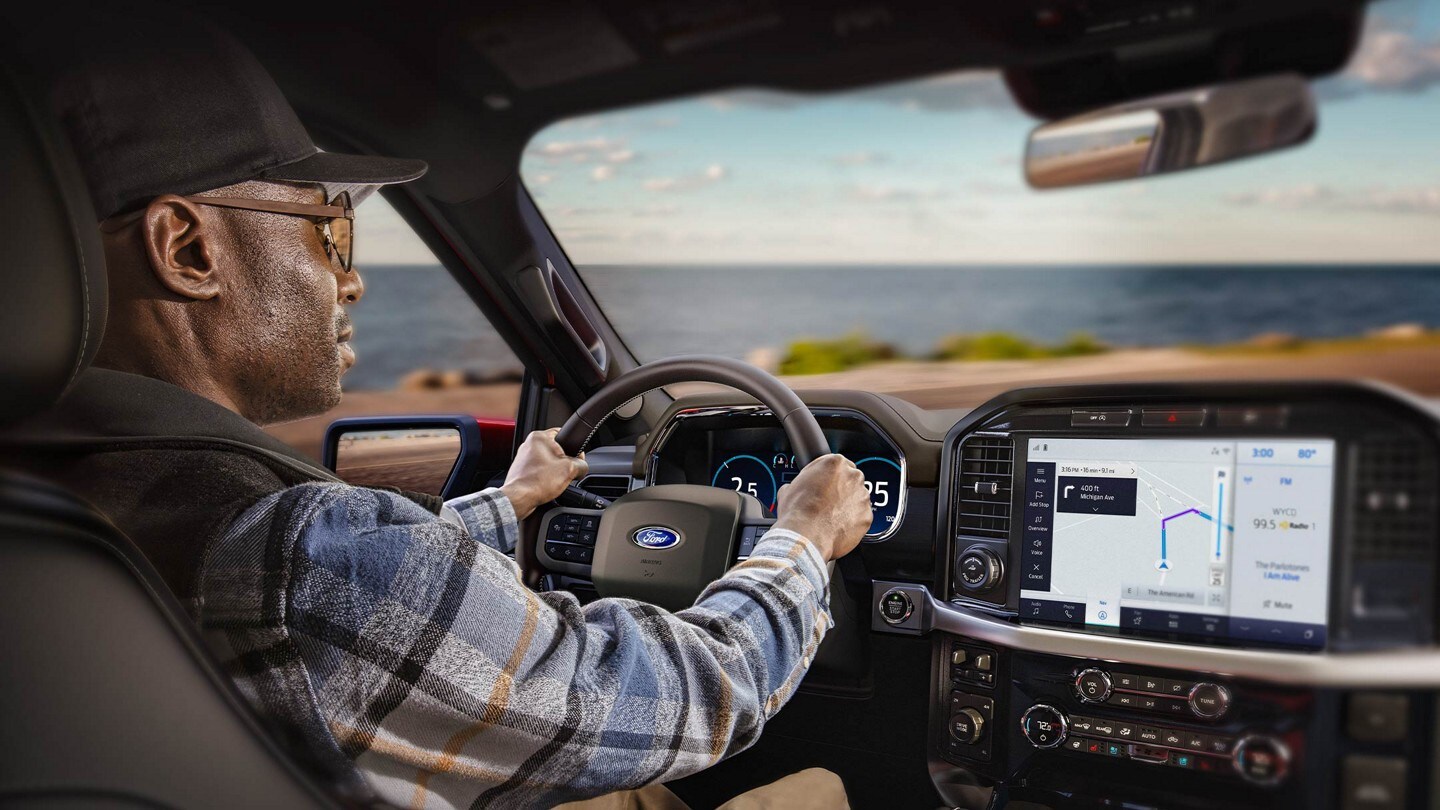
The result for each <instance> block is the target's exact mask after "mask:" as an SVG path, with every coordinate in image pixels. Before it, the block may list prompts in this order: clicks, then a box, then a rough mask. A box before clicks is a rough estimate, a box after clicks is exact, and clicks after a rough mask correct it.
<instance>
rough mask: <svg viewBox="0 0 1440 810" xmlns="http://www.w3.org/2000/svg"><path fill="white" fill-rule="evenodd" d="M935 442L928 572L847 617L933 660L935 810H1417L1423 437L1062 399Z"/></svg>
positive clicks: (1386, 409)
mask: <svg viewBox="0 0 1440 810" xmlns="http://www.w3.org/2000/svg"><path fill="white" fill-rule="evenodd" d="M946 442H947V444H946V448H945V453H946V458H945V460H944V463H943V466H942V475H943V476H944V478H943V479H942V482H941V492H942V493H946V494H948V500H946V501H945V502H944V503H942V505H941V510H940V515H939V522H938V526H940V527H941V529H942V531H944V532H946V535H947V536H946V538H945V540H946V542H947V543H948V546H949V549H948V553H947V554H946V556H945V565H944V569H945V570H943V571H941V572H939V574H938V575H937V577H936V579H935V580H934V581H932V582H930V583H928V584H923V585H922V584H918V583H904V582H893V583H877V587H876V589H875V613H874V617H875V618H874V620H873V621H874V626H875V627H876V629H880V630H884V631H887V632H898V633H910V634H928V635H930V636H931V638H932V672H931V676H932V677H931V694H932V708H931V722H930V731H929V746H930V751H931V773H932V777H933V778H934V781H935V782H936V784H937V787H939V788H940V790H941V793H942V796H944V797H945V798H946V800H947V801H951V802H954V803H955V804H957V805H961V806H984V805H983V803H981V804H976V802H977V801H980V800H977V799H976V798H975V796H976V795H977V791H989V792H990V794H991V798H990V799H989V800H990V801H994V800H995V797H997V796H998V797H999V798H1000V799H1001V800H1002V801H1001V802H1000V803H1001V804H1003V800H1004V799H1007V798H1023V799H1025V800H1027V801H1031V802H1038V803H1040V804H1042V805H1045V804H1048V805H1050V806H1055V807H1060V806H1065V807H1069V806H1086V805H1087V804H1093V805H1096V806H1099V805H1105V806H1121V805H1135V806H1164V807H1215V806H1226V807H1242V808H1243V807H1257V808H1258V807H1297V808H1299V807H1304V808H1337V810H1361V809H1362V808H1368V809H1369V810H1386V809H1387V808H1406V807H1421V806H1430V805H1429V801H1430V797H1431V796H1433V795H1435V786H1434V785H1432V784H1431V783H1430V778H1429V774H1430V773H1431V772H1432V771H1435V770H1437V760H1436V750H1435V745H1434V743H1435V734H1434V728H1433V726H1434V724H1435V717H1436V715H1435V707H1434V705H1433V702H1434V697H1433V696H1434V693H1435V690H1436V687H1437V686H1440V655H1437V653H1436V652H1435V647H1434V642H1435V638H1434V628H1435V619H1436V604H1435V600H1434V593H1435V585H1436V581H1437V576H1436V572H1437V567H1436V562H1437V560H1436V551H1435V547H1436V539H1437V528H1440V519H1437V466H1440V465H1437V458H1440V451H1437V436H1436V432H1435V428H1434V422H1433V417H1432V416H1431V415H1430V414H1428V413H1426V412H1424V411H1423V410H1422V409H1421V408H1419V407H1417V406H1415V405H1413V404H1411V403H1409V402H1407V401H1404V400H1402V399H1399V398H1397V397H1395V396H1393V395H1391V394H1389V393H1388V392H1382V391H1378V390H1375V389H1370V388H1365V387H1360V386H1350V385H1273V386H1271V385H1267V386H1248V385H1224V386H1220V385H1205V386H1203V387H1201V386H1194V387H1192V386H1184V385H1171V386H1101V387H1093V386H1087V387H1084V388H1075V389H1036V390H1035V391H1031V392H1026V391H1020V392H1015V393H1013V394H1011V395H1008V396H1006V397H1003V398H1001V399H1000V400H997V401H994V402H992V403H989V404H987V405H986V406H983V407H982V408H980V409H978V410H977V411H976V412H975V413H974V414H973V415H972V416H971V417H969V418H967V419H966V420H965V421H963V422H961V423H960V424H959V425H957V426H956V427H955V429H954V430H952V431H951V433H950V435H949V436H948V437H947V440H946ZM1417 719H1418V720H1417ZM996 806H999V805H998V804H997V805H996Z"/></svg>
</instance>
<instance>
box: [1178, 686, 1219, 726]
mask: <svg viewBox="0 0 1440 810" xmlns="http://www.w3.org/2000/svg"><path fill="white" fill-rule="evenodd" d="M1186 701H1187V702H1188V703H1189V704H1190V711H1192V712H1194V713H1195V716H1196V717H1203V718H1205V719H1206V720H1214V719H1215V718H1217V717H1220V716H1221V715H1223V714H1225V712H1226V711H1227V710H1229V708H1230V690H1229V689H1226V688H1225V687H1223V686H1221V685H1220V684H1218V683H1209V682H1206V681H1201V682H1200V683H1197V684H1195V685H1194V686H1192V687H1190V694H1189V696H1187V698H1186Z"/></svg>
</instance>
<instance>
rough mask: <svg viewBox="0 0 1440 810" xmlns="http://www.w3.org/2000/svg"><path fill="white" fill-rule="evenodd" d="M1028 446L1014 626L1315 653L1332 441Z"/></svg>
mask: <svg viewBox="0 0 1440 810" xmlns="http://www.w3.org/2000/svg"><path fill="white" fill-rule="evenodd" d="M1030 445H1031V446H1030V447H1029V448H1028V450H1029V452H1028V462H1027V464H1026V477H1025V481H1024V484H1025V491H1024V493H1023V496H1024V505H1025V508H1024V514H1023V523H1022V532H1021V535H1022V543H1023V551H1022V554H1021V559H1022V565H1021V583H1022V584H1021V617H1022V618H1030V619H1038V620H1042V621H1053V622H1062V623H1074V624H1090V625H1102V626H1110V627H1117V628H1122V629H1128V630H1133V631H1139V632H1147V631H1148V632H1159V633H1173V634H1184V635H1199V636H1215V637H1227V638H1235V639H1243V640H1253V641H1266V642H1273V643H1277V644H1288V645H1300V646H1309V647H1320V646H1323V645H1324V642H1325V629H1326V610H1327V608H1328V593H1329V561H1330V538H1331V530H1332V527H1331V499H1332V490H1333V487H1334V480H1333V479H1334V455H1335V445H1334V442H1333V441H1330V440H1290V439H1286V440H1284V441H1248V440H1247V441H1223V440H1222V441H1215V440H1208V439H1043V438H1040V439H1031V440H1030Z"/></svg>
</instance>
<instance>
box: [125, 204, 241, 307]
mask: <svg viewBox="0 0 1440 810" xmlns="http://www.w3.org/2000/svg"><path fill="white" fill-rule="evenodd" d="M140 238H141V240H142V241H143V242H144V244H145V255H146V258H148V259H149V260H150V269H151V270H152V271H153V272H154V273H155V278H156V280H158V281H159V282H160V285H161V286H163V287H164V288H165V289H167V290H169V291H170V292H172V293H174V294H175V295H178V296H180V297H181V298H190V299H194V300H197V301H208V300H210V299H211V298H214V297H215V296H217V295H219V294H220V287H221V285H220V279H219V275H218V273H217V272H216V268H215V259H216V258H217V255H218V253H219V252H220V232H219V229H217V228H216V222H215V220H214V219H213V218H211V219H209V220H208V221H207V219H206V217H205V216H203V215H202V214H201V212H200V206H198V205H196V204H194V203H192V202H190V201H189V200H187V199H185V198H184V197H178V196H176V195H174V194H165V195H163V196H160V197H156V198H155V199H154V200H151V201H150V204H149V205H148V206H146V207H145V216H144V218H143V219H141V221H140Z"/></svg>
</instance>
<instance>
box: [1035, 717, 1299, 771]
mask: <svg viewBox="0 0 1440 810" xmlns="http://www.w3.org/2000/svg"><path fill="white" fill-rule="evenodd" d="M1020 733H1021V734H1022V735H1024V737H1025V739H1026V741H1028V742H1029V743H1030V745H1032V746H1033V747H1035V748H1038V749H1041V750H1048V749H1052V748H1059V749H1062V750H1065V751H1073V752H1076V753H1080V754H1093V755H1098V756H1104V757H1111V758H1115V759H1130V760H1134V761H1136V762H1144V763H1147V764H1154V765H1167V766H1169V767H1172V768H1180V769H1183V770H1194V771H1199V772H1201V773H1213V774H1221V775H1233V776H1238V777H1240V778H1242V779H1245V780H1247V781H1249V782H1253V783H1255V784H1259V785H1276V784H1279V783H1280V782H1281V781H1283V780H1284V779H1285V776H1286V775H1287V774H1288V772H1289V767H1290V749H1289V747H1288V746H1286V745H1285V743H1284V742H1283V741H1281V740H1280V739H1278V738H1276V737H1272V736H1269V735H1265V734H1247V735H1244V736H1241V737H1238V738H1237V737H1234V736H1231V735H1226V734H1207V733H1204V732H1199V731H1194V730H1190V729H1183V728H1172V727H1168V726H1163V725H1151V724H1146V723H1141V722H1131V721H1128V720H1119V719H1111V718H1105V717H1091V716H1082V715H1067V714H1066V713H1065V711H1064V710H1062V709H1058V708H1056V707H1054V706H1051V705H1049V704H1045V703H1037V704H1035V705H1033V706H1031V707H1029V708H1028V709H1026V710H1025V711H1024V712H1023V713H1022V714H1021V715H1020Z"/></svg>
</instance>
